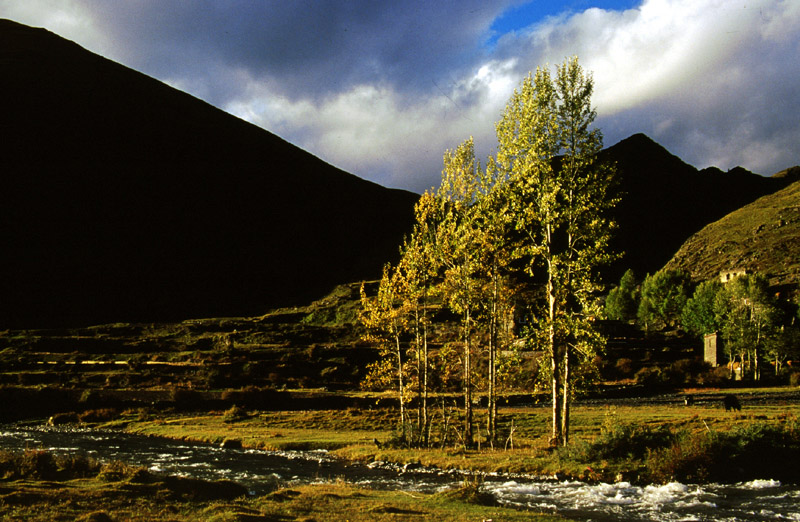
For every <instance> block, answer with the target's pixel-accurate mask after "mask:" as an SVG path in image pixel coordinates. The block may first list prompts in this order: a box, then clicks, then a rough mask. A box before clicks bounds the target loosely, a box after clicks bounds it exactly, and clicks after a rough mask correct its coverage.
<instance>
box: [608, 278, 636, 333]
mask: <svg viewBox="0 0 800 522" xmlns="http://www.w3.org/2000/svg"><path fill="white" fill-rule="evenodd" d="M638 306H639V291H638V289H637V287H636V276H635V274H634V273H633V270H631V269H628V270H626V271H625V273H624V274H622V278H621V279H620V280H619V286H617V287H615V288H612V289H611V291H610V292H608V296H607V297H606V306H605V308H606V317H608V318H609V319H614V320H617V321H632V320H634V319H636V309H637V308H638Z"/></svg>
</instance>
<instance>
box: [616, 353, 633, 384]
mask: <svg viewBox="0 0 800 522" xmlns="http://www.w3.org/2000/svg"><path fill="white" fill-rule="evenodd" d="M614 369H615V370H616V371H617V375H619V376H620V377H621V378H623V379H628V378H630V377H632V376H633V361H632V360H631V359H628V358H625V357H623V358H622V359H618V360H617V363H616V364H615V365H614Z"/></svg>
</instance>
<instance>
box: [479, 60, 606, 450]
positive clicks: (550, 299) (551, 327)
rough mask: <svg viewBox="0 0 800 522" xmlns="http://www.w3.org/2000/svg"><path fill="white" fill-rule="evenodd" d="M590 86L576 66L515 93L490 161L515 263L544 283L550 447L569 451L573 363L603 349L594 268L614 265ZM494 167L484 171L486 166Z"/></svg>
mask: <svg viewBox="0 0 800 522" xmlns="http://www.w3.org/2000/svg"><path fill="white" fill-rule="evenodd" d="M593 86H594V82H593V80H592V78H591V76H590V75H587V74H585V73H584V72H583V69H582V68H581V66H580V65H579V63H578V60H577V58H571V59H568V60H566V61H565V62H564V63H563V64H562V65H560V66H559V67H558V68H557V75H556V78H555V81H554V80H553V78H552V77H551V74H550V72H549V71H548V70H547V69H543V68H539V69H537V71H536V74H535V75H533V76H531V75H529V76H528V77H527V78H526V79H525V80H524V81H523V82H522V86H521V87H520V88H519V89H518V90H515V91H514V94H513V95H512V97H511V99H510V100H509V102H508V104H507V105H506V109H505V111H504V113H503V116H502V118H501V120H500V121H499V122H498V123H497V137H498V151H497V157H496V159H495V160H492V161H494V163H495V164H496V166H497V168H498V169H500V170H502V171H503V172H504V173H505V176H506V177H507V179H508V183H509V186H510V190H509V191H508V194H509V196H510V197H511V198H512V199H511V201H510V204H509V209H510V210H511V211H512V212H513V219H514V224H515V228H516V230H517V231H518V232H519V233H520V234H521V241H520V243H519V244H518V246H517V249H516V253H517V255H518V256H519V257H522V258H524V259H525V260H526V265H527V266H526V268H527V272H528V274H529V275H530V276H532V277H533V278H534V279H535V278H540V280H543V282H544V287H545V296H546V297H545V299H544V301H545V302H544V306H543V309H544V310H543V316H542V318H541V319H540V320H539V322H538V328H539V331H540V333H541V338H543V339H544V340H545V344H546V352H547V355H548V359H549V361H550V365H549V366H550V386H551V393H552V400H553V411H552V442H553V443H554V444H566V443H567V442H568V441H569V406H570V397H571V381H572V375H571V374H570V371H571V364H572V361H573V359H575V358H578V357H581V356H588V355H590V354H591V353H592V352H594V351H595V350H596V349H597V348H598V347H599V346H600V345H601V344H602V338H601V336H600V335H599V334H598V333H597V329H596V328H595V325H594V320H595V319H596V318H597V317H598V316H599V314H600V312H601V308H600V302H599V300H598V294H599V291H600V289H601V286H600V284H599V281H598V274H597V267H598V266H599V265H602V264H605V263H607V262H609V261H610V260H611V259H612V258H613V255H612V254H611V253H610V250H609V246H608V243H609V239H610V233H611V230H612V229H613V228H614V225H613V223H612V222H611V221H610V220H609V219H608V218H607V217H606V211H607V210H608V209H609V208H610V207H611V206H612V205H613V204H614V203H615V201H614V200H613V198H612V197H610V195H609V188H610V186H611V182H612V178H613V168H611V167H609V166H607V165H600V164H598V163H597V162H596V157H597V153H598V152H599V151H600V149H601V148H602V135H601V134H600V132H599V131H598V130H596V129H591V128H590V127H591V125H592V123H593V122H594V119H595V117H596V112H595V111H594V109H593V108H592V107H591V95H592V91H593ZM490 162H491V161H490Z"/></svg>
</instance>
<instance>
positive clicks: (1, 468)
mask: <svg viewBox="0 0 800 522" xmlns="http://www.w3.org/2000/svg"><path fill="white" fill-rule="evenodd" d="M99 470H100V464H99V463H98V462H97V461H96V460H94V459H92V458H90V457H86V456H83V455H54V454H52V453H50V452H47V451H43V450H28V451H25V452H24V453H22V454H19V453H13V452H8V451H5V452H2V453H0V476H2V477H4V478H6V479H10V480H20V479H38V480H71V479H75V478H87V477H94V476H95V475H97V473H98V471H99Z"/></svg>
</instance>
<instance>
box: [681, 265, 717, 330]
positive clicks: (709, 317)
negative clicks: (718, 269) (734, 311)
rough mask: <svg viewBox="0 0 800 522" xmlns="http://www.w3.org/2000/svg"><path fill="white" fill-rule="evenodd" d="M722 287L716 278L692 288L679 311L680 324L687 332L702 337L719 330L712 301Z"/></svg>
mask: <svg viewBox="0 0 800 522" xmlns="http://www.w3.org/2000/svg"><path fill="white" fill-rule="evenodd" d="M721 289H722V283H720V282H719V280H717V279H711V280H709V281H703V282H702V283H700V284H699V285H697V288H695V290H694V294H693V295H692V297H691V298H690V299H689V300H688V301H686V305H685V306H684V307H683V311H682V312H681V324H682V325H683V328H684V329H685V330H687V331H688V332H690V333H692V334H694V335H697V336H699V337H701V338H702V337H703V336H704V335H705V334H710V333H713V332H716V331H717V330H719V322H718V321H717V316H716V314H715V313H714V301H715V300H716V298H717V294H718V293H719V291H720V290H721Z"/></svg>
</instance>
